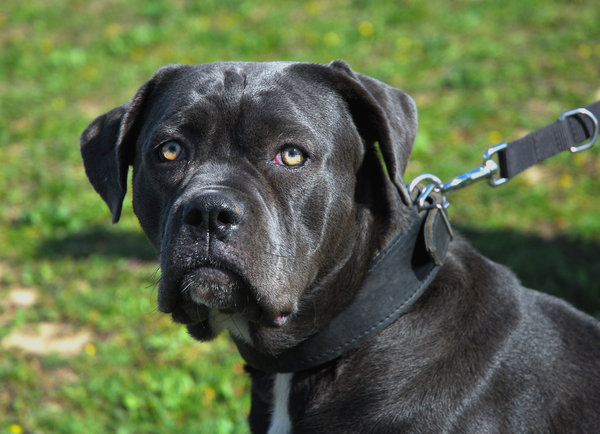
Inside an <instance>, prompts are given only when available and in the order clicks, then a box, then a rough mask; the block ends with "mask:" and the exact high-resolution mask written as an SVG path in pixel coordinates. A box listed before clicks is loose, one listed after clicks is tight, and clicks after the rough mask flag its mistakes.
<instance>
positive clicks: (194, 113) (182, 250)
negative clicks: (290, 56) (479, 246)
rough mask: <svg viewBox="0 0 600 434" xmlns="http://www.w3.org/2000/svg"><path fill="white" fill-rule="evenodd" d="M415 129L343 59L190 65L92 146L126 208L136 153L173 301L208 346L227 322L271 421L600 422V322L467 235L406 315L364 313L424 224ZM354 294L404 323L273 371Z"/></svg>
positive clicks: (264, 416) (163, 290) (368, 425)
mask: <svg viewBox="0 0 600 434" xmlns="http://www.w3.org/2000/svg"><path fill="white" fill-rule="evenodd" d="M416 130H417V115H416V109H415V104H414V102H413V100H412V99H411V98H410V97H409V96H408V95H407V94H405V93H404V92H402V91H400V90H398V89H395V88H393V87H391V86H389V85H386V84H384V83H382V82H380V81H378V80H376V79H373V78H370V77H367V76H365V75H361V74H358V73H356V72H354V71H352V70H351V69H350V67H348V66H347V65H346V64H345V63H343V62H341V61H335V62H332V63H330V64H328V65H319V64H309V63H294V62H271V63H230V62H224V63H214V64H204V65H194V66H192V65H176V66H166V67H164V68H162V69H160V70H159V71H158V72H157V73H156V74H155V75H154V76H153V77H152V78H151V79H150V80H149V81H148V82H146V83H145V84H144V85H142V86H141V88H140V89H139V90H138V92H137V94H136V95H135V96H134V98H133V99H132V100H131V101H129V102H127V103H125V104H123V105H122V106H119V107H116V108H114V109H113V110H111V111H109V112H107V113H106V114H104V115H102V116H100V117H98V118H97V119H96V120H94V121H93V122H92V123H91V124H90V125H89V126H88V128H87V129H86V130H85V132H84V133H83V134H82V137H81V152H82V156H83V161H84V164H85V169H86V173H87V175H88V177H89V180H90V181H91V184H92V185H93V186H94V188H95V189H96V191H97V192H98V193H99V194H100V196H102V198H103V199H104V200H105V201H106V203H107V204H108V206H109V208H110V210H111V211H112V216H113V221H114V222H116V221H118V220H119V216H120V213H121V206H122V201H123V199H124V196H125V192H126V184H127V173H128V167H129V166H132V167H133V182H132V183H133V208H134V211H135V214H136V215H137V217H138V218H139V221H140V223H141V226H142V228H143V230H144V232H145V234H146V235H147V237H148V238H149V239H150V241H151V242H152V244H153V245H154V247H155V248H156V250H157V251H158V252H159V254H160V267H161V272H162V273H161V278H160V283H159V288H158V309H159V310H160V311H161V312H165V313H170V314H171V315H172V317H173V319H174V320H175V321H176V322H178V323H182V324H185V325H186V326H187V328H188V330H189V332H190V334H191V335H192V336H193V337H194V338H196V339H198V340H201V341H206V340H210V339H212V338H213V337H214V336H215V335H216V334H217V333H219V331H221V330H228V332H229V333H230V334H231V335H232V337H233V339H234V340H235V342H236V343H237V344H238V347H239V348H240V351H242V350H241V349H242V348H244V349H245V353H246V354H250V356H249V357H248V358H246V357H245V358H246V360H247V361H248V362H249V363H248V367H247V370H248V372H249V374H250V376H251V378H252V392H251V393H252V406H251V412H250V416H249V422H250V427H251V429H252V431H254V432H271V433H278V432H281V433H283V432H296V433H324V432H332V433H350V432H374V433H387V432H392V433H399V432H424V433H425V432H427V433H430V432H457V433H466V432H470V433H484V432H486V433H487V432H493V433H508V432H540V433H541V432H561V433H565V432H600V326H599V323H598V322H597V321H596V320H594V319H593V318H591V317H589V316H586V315H585V314H583V313H581V312H579V311H577V310H575V309H574V308H572V307H571V306H569V305H568V304H566V303H565V302H563V301H561V300H558V299H556V298H553V297H550V296H547V295H544V294H542V293H538V292H534V291H532V290H529V289H525V288H523V287H522V286H521V284H520V283H519V281H518V280H517V278H516V277H515V276H514V275H513V274H512V273H511V271H509V270H508V269H506V268H505V267H503V266H501V265H498V264H496V263H493V262H492V261H490V260H489V259H487V258H485V257H483V256H481V255H480V254H479V253H477V252H476V251H474V250H473V249H472V248H471V247H470V246H469V245H468V244H467V243H466V242H465V241H463V240H462V239H460V237H456V238H455V239H454V240H453V241H452V242H451V243H450V246H449V248H448V249H447V253H445V260H444V263H443V265H442V266H441V267H438V268H439V270H438V271H439V272H437V275H435V278H433V279H431V282H428V283H427V285H426V287H424V290H423V291H422V293H419V296H418V297H413V299H411V300H410V302H407V307H408V308H407V309H406V310H405V311H404V312H403V313H402V315H400V316H398V317H397V318H395V317H394V318H393V321H388V322H389V323H384V322H382V321H383V320H382V321H379V319H378V315H379V313H378V311H377V310H378V309H379V308H378V307H373V306H376V305H375V304H373V303H371V304H369V305H367V304H365V306H364V309H363V310H361V309H360V307H359V308H357V306H356V305H357V304H358V305H360V304H362V303H363V302H362V301H361V300H363V299H364V298H365V295H364V294H363V293H364V292H366V291H368V289H366V287H365V286H364V282H365V281H366V280H367V279H368V278H369V273H370V270H371V269H372V268H373V264H374V263H375V262H376V261H377V258H378V257H379V256H381V255H382V254H383V252H384V251H385V250H386V249H387V248H388V247H387V246H388V245H389V244H390V243H391V242H392V240H394V239H397V237H398V236H399V235H400V236H402V234H404V233H405V232H408V231H409V227H411V225H412V223H411V221H412V217H411V216H412V215H413V210H412V205H411V199H412V197H411V195H410V193H409V192H408V191H407V188H406V186H405V185H404V184H403V174H404V169H405V167H406V165H407V163H408V160H409V156H410V153H411V149H412V145H413V141H414V138H415V135H416ZM396 244H402V243H396ZM401 247H402V246H401ZM415 248H418V246H416V247H415ZM400 262H402V261H400ZM405 262H406V263H407V264H408V265H407V266H406V264H405V263H404V262H403V263H398V265H397V270H396V275H398V276H400V277H402V275H404V274H405V273H404V271H403V270H404V268H403V267H405V266H406V269H409V268H410V262H411V261H405ZM394 266H395V265H393V264H392V268H393V267H394ZM398 270H400V271H398ZM384 274H385V272H384ZM395 282H396V281H395V280H393V279H392V281H391V282H390V283H389V284H387V287H388V290H390V288H391V290H393V291H396V290H397V291H403V290H404V288H403V287H402V286H403V284H402V283H395ZM367 296H368V294H367ZM361 297H362V298H361ZM371 298H373V297H371ZM388 303H389V302H388V300H387V299H386V298H385V297H382V299H381V300H379V304H380V305H382V306H384V307H385V305H386V304H388ZM350 306H353V310H352V312H355V313H356V315H357V316H362V317H363V318H362V319H361V320H360V321H363V320H364V319H365V318H366V320H367V321H368V320H369V319H370V317H371V316H372V317H373V321H374V322H376V323H377V324H385V326H384V327H380V328H378V329H377V330H376V333H372V334H371V335H368V339H362V340H361V339H356V338H352V335H353V333H355V331H354V330H353V329H354V327H353V326H352V321H350V322H349V324H350V325H349V326H347V327H346V330H343V332H342V334H344V333H347V334H348V336H350V338H351V339H350V340H351V342H352V343H353V345H348V346H346V347H344V349H343V350H341V352H340V353H339V354H338V353H335V355H334V357H333V358H329V359H327V358H325V359H323V360H322V361H321V362H318V363H315V364H307V365H304V367H302V368H298V369H286V368H285V367H283V368H280V369H279V368H273V365H271V364H269V363H266V362H265V366H261V363H262V362H261V360H262V359H261V357H263V356H264V359H265V360H273V361H274V362H277V361H278V360H279V359H278V357H279V356H280V355H285V354H286V352H287V353H288V354H289V352H290V351H292V354H294V353H293V351H294V349H295V348H298V347H301V346H302V345H303V344H305V343H306V342H310V339H311V338H312V337H313V336H314V335H316V334H319V333H320V332H321V331H322V330H323V329H325V328H326V327H328V325H329V324H330V323H332V322H335V321H336V319H337V318H338V317H340V316H343V315H344V312H346V311H348V308H349V307H350ZM373 310H374V311H373ZM355 313H353V314H352V315H355ZM346 316H348V315H346ZM389 318H391V317H388V319H389ZM361 336H367V335H363V334H361ZM342 338H343V337H342ZM342 338H340V339H342ZM332 339H333V341H332V342H331V346H332V347H334V349H335V348H338V346H336V344H337V341H336V340H335V339H337V338H336V337H335V336H334V338H332ZM319 345H321V347H324V348H322V349H321V348H320V349H318V351H324V352H326V353H328V350H327V346H328V342H327V341H326V342H320V344H319ZM305 346H310V345H308V344H306V345H305ZM332 354H333V353H332ZM242 355H244V351H242ZM252 355H254V356H256V355H257V356H256V357H252Z"/></svg>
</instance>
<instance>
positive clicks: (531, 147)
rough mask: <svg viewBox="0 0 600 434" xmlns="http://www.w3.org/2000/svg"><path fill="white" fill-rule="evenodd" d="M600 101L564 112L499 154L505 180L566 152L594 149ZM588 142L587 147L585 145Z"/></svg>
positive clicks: (599, 114)
mask: <svg viewBox="0 0 600 434" xmlns="http://www.w3.org/2000/svg"><path fill="white" fill-rule="evenodd" d="M598 118H600V101H597V102H595V103H594V104H591V105H589V106H587V107H585V108H578V109H575V110H570V111H568V112H565V113H563V114H562V115H561V116H560V118H559V119H558V120H557V121H555V122H553V123H552V124H550V125H548V126H546V127H544V128H542V129H540V130H537V131H535V132H533V133H531V134H528V135H526V136H525V137H523V138H521V139H518V140H515V141H513V142H510V143H507V145H506V148H504V149H501V150H499V151H498V162H499V163H500V176H501V179H506V180H508V179H510V178H512V177H513V176H515V175H517V174H519V173H521V172H522V171H523V170H525V169H528V168H529V167H531V166H534V165H536V164H538V163H541V162H542V161H544V160H546V159H547V158H550V157H553V156H554V155H556V154H559V153H561V152H563V151H566V150H569V151H571V152H579V151H583V150H585V149H588V148H590V147H591V146H593V144H594V142H595V141H596V138H597V137H598ZM584 141H587V142H586V143H584V144H581V143H582V142H584Z"/></svg>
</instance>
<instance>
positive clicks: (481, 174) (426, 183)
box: [409, 101, 600, 209]
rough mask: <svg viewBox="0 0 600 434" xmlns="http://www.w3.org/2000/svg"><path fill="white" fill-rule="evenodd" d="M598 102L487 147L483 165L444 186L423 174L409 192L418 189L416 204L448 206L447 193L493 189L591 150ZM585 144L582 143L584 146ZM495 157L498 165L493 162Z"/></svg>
mask: <svg viewBox="0 0 600 434" xmlns="http://www.w3.org/2000/svg"><path fill="white" fill-rule="evenodd" d="M598 118H600V101H597V102H595V103H593V104H591V105H589V106H587V107H581V108H576V109H574V110H569V111H567V112H565V113H563V114H562V115H560V117H559V119H558V120H557V121H555V122H553V123H551V124H550V125H547V126H545V127H543V128H541V129H539V130H537V131H534V132H533V133H530V134H528V135H526V136H525V137H522V138H520V139H518V140H515V141H512V142H508V143H507V142H503V143H499V144H498V145H495V146H492V147H490V148H488V149H487V150H486V151H485V153H484V154H483V164H482V165H481V166H479V167H478V168H476V169H473V170H471V171H469V172H466V173H463V174H462V175H459V176H457V177H455V178H453V179H451V180H450V181H448V182H446V183H444V182H442V180H441V179H440V178H438V177H437V176H435V175H433V174H431V173H423V174H421V175H419V176H417V177H415V178H414V179H413V180H412V181H411V183H410V184H409V190H410V191H411V192H412V191H413V190H414V189H415V188H417V187H420V191H421V193H420V195H419V197H418V198H417V200H416V203H417V204H423V203H425V201H430V202H431V201H433V202H434V203H437V204H438V205H437V206H438V207H441V208H443V209H446V208H447V207H448V206H449V203H448V201H447V200H446V194H447V193H449V192H451V191H453V190H458V189H461V188H463V187H466V186H467V185H469V184H472V183H473V182H476V181H480V180H483V179H487V180H488V183H489V184H490V185H491V186H493V187H496V186H498V185H502V184H504V183H505V182H507V181H508V180H509V179H511V178H513V177H514V176H515V175H518V174H519V173H521V172H522V171H524V170H525V169H528V168H530V167H532V166H535V165H536V164H538V163H541V162H542V161H544V160H546V159H548V158H550V157H553V156H554V155H556V154H559V153H561V152H564V151H567V150H569V151H571V152H580V151H584V150H586V149H589V148H591V147H592V146H593V145H594V143H595V142H596V139H597V138H598V132H599V131H600V128H599V125H598ZM583 142H585V143H583ZM494 156H496V157H497V158H498V162H497V163H496V161H495V160H494Z"/></svg>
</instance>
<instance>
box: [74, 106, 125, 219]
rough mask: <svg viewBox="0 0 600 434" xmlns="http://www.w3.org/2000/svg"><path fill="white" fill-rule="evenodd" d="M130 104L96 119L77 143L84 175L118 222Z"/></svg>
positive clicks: (122, 196) (122, 189) (121, 201)
mask: <svg viewBox="0 0 600 434" xmlns="http://www.w3.org/2000/svg"><path fill="white" fill-rule="evenodd" d="M130 108H131V102H128V103H126V104H123V105H121V106H119V107H116V108H114V109H112V110H111V111H109V112H107V113H105V114H103V115H102V116H99V117H97V118H96V119H94V121H93V122H92V123H91V124H90V125H89V126H88V127H87V128H86V129H85V131H84V132H83V133H82V134H81V138H80V140H79V144H80V150H81V157H82V158H83V165H84V167H85V173H86V175H87V177H88V179H89V180H90V182H91V184H92V186H93V187H94V189H95V190H96V192H97V193H98V194H99V195H100V196H101V197H102V199H104V201H105V202H106V204H107V205H108V207H109V208H110V211H111V212H112V216H113V223H116V222H118V221H119V217H120V215H121V207H122V204H123V198H124V197H125V191H126V189H127V185H126V184H127V169H128V166H129V164H131V162H132V159H131V155H130V154H131V150H130V149H129V148H130V147H133V146H135V145H134V144H132V143H124V140H123V138H124V137H125V136H126V135H127V134H126V133H127V130H126V129H125V128H124V127H123V126H125V125H126V122H125V119H126V118H127V115H128V113H130Z"/></svg>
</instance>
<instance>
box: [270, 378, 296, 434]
mask: <svg viewBox="0 0 600 434" xmlns="http://www.w3.org/2000/svg"><path fill="white" fill-rule="evenodd" d="M292 377H293V374H275V378H274V380H273V393H272V396H273V402H272V407H271V408H272V410H271V422H270V425H269V431H268V433H269V434H285V433H289V432H290V431H291V429H292V421H291V420H290V414H289V400H290V391H291V386H292Z"/></svg>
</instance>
